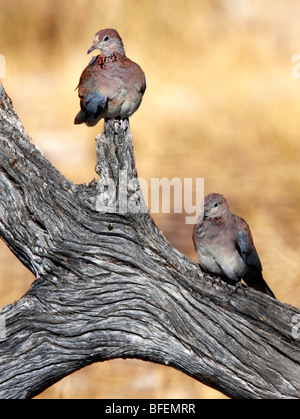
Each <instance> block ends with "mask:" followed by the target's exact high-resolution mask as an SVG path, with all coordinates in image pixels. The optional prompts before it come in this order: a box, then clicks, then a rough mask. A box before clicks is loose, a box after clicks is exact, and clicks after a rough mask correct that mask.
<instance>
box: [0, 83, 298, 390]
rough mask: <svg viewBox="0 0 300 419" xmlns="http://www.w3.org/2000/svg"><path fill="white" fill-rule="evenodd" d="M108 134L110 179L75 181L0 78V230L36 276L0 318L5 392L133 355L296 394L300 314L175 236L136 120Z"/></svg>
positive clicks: (101, 165) (215, 383) (225, 381)
mask: <svg viewBox="0 0 300 419" xmlns="http://www.w3.org/2000/svg"><path fill="white" fill-rule="evenodd" d="M96 140H97V172H98V174H99V176H100V181H93V182H91V183H90V184H89V185H88V186H86V185H74V184H73V183H71V182H70V181H68V180H67V179H66V178H65V177H64V176H63V175H62V174H61V173H60V172H58V171H57V170H56V169H55V168H54V167H53V166H52V165H51V164H50V163H49V161H47V159H45V158H44V157H43V155H42V154H41V152H40V151H39V149H38V148H37V147H36V146H35V145H34V144H33V142H32V140H31V139H30V138H29V137H28V135H27V133H26V132H25V130H24V128H23V126H22V123H21V122H20V120H19V119H18V117H17V115H16V114H15V112H14V110H13V107H12V103H11V101H10V99H9V98H8V96H7V95H6V94H5V91H4V90H3V87H2V85H1V87H0V236H1V237H2V239H3V240H4V241H5V243H6V244H7V245H8V246H9V247H10V249H11V250H12V251H13V252H14V254H15V255H16V256H17V258H18V259H20V260H21V261H22V262H23V263H24V264H25V265H26V266H27V267H28V269H30V270H31V271H32V272H33V273H34V274H35V275H36V277H37V279H36V280H35V281H34V283H33V285H32V286H31V287H30V289H29V290H28V292H27V293H26V294H25V295H24V296H23V297H22V298H21V299H20V300H19V301H17V302H15V303H13V304H11V305H9V306H7V307H5V308H3V310H2V312H1V315H0V319H1V322H0V324H2V325H4V326H3V327H2V333H0V339H1V342H0V396H1V397H5V398H25V397H26V398H28V397H33V396H34V395H36V394H38V393H39V392H41V391H42V390H44V389H45V388H47V387H48V386H50V385H51V384H53V383H54V382H56V381H58V380H59V379H61V378H62V377H64V376H66V375H68V374H71V373H72V372H73V371H75V370H78V369H79V368H81V367H83V366H85V365H87V364H91V363H93V362H97V361H104V360H108V359H112V358H117V357H122V358H139V359H144V360H148V361H153V362H158V363H162V364H166V365H170V366H172V367H174V368H177V369H179V370H180V371H183V372H184V373H186V374H188V375H190V376H192V377H194V378H195V379H196V380H199V381H201V382H203V383H205V384H207V385H209V386H211V387H214V388H216V389H218V390H220V391H222V392H223V393H225V394H227V395H228V396H230V397H236V398H298V397H299V394H300V352H299V348H300V342H299V340H297V339H296V337H293V333H292V330H293V318H294V316H295V315H296V314H298V315H299V313H300V311H299V310H298V309H296V308H293V307H291V306H288V305H285V304H283V303H281V302H279V301H276V300H274V299H272V298H269V297H268V296H265V295H263V294H261V293H259V292H256V291H253V290H250V289H247V290H246V295H244V294H243V293H238V294H234V295H232V287H230V286H228V285H226V284H224V283H223V282H221V281H219V280H215V281H212V278H210V277H209V276H207V275H204V274H203V273H202V272H201V270H200V269H199V266H198V265H197V264H196V263H195V262H193V261H191V260H189V259H188V258H186V257H185V256H184V255H182V254H181V253H180V252H178V251H177V250H176V249H174V248H173V247H172V246H171V245H170V244H169V243H168V242H167V240H166V239H165V238H164V236H163V235H162V233H161V232H160V231H159V229H158V228H157V227H156V226H155V224H154V222H153V220H152V218H151V216H150V215H149V213H148V211H147V209H146V208H145V203H144V200H143V197H142V194H141V191H140V187H139V183H138V179H137V173H136V167H135V161H134V154H133V146H132V137H131V133H130V128H129V124H128V122H127V121H113V122H107V123H105V126H104V133H103V134H101V135H100V136H98V137H97V139H96ZM120 171H122V172H123V174H125V175H126V176H125V178H124V177H123V178H122V177H120ZM124 179H125V180H124ZM112 181H113V183H110V182H112ZM122 182H126V190H127V194H128V197H127V198H128V199H127V201H126V202H127V204H126V205H129V204H128V203H129V202H130V205H129V206H127V208H125V207H124V206H122V205H121V200H122V199H121V198H122V197H121V196H120V191H121V190H124V188H120V187H119V186H120V183H122ZM113 184H114V185H115V188H111V187H110V186H111V185H113ZM123 186H124V185H123ZM112 191H114V192H113V193H112ZM124 202H125V201H124Z"/></svg>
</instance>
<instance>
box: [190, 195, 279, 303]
mask: <svg viewBox="0 0 300 419" xmlns="http://www.w3.org/2000/svg"><path fill="white" fill-rule="evenodd" d="M193 241H194V246H195V250H196V252H197V255H198V259H199V263H200V266H201V267H202V268H203V269H204V271H206V272H208V273H211V274H214V275H219V276H221V277H222V276H223V277H225V278H227V279H229V280H230V281H234V282H235V283H236V290H237V289H238V287H240V286H241V282H240V280H241V279H243V280H244V281H245V283H246V284H247V285H248V286H249V287H252V288H254V289H256V290H258V291H261V292H263V293H265V294H267V295H270V296H271V297H273V298H275V296H274V294H273V292H272V291H271V290H270V288H269V287H268V285H267V284H266V282H265V280H264V278H263V276H262V266H261V263H260V260H259V257H258V254H257V252H256V249H255V246H254V244H253V239H252V235H251V232H250V228H249V226H248V224H247V223H246V221H245V220H244V219H243V218H241V217H239V216H238V215H234V214H232V213H231V212H230V210H229V208H228V205H227V202H226V200H225V198H224V197H223V195H220V194H216V193H213V194H210V195H207V196H206V197H205V198H204V210H203V212H202V214H201V215H200V217H199V219H198V223H197V224H196V225H195V226H194V231H193Z"/></svg>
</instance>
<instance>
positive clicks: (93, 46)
mask: <svg viewBox="0 0 300 419" xmlns="http://www.w3.org/2000/svg"><path fill="white" fill-rule="evenodd" d="M97 48H98V47H97V45H95V44H93V45H92V46H91V48H90V49H89V50H88V52H87V54H89V53H90V52H92V51H94V49H97Z"/></svg>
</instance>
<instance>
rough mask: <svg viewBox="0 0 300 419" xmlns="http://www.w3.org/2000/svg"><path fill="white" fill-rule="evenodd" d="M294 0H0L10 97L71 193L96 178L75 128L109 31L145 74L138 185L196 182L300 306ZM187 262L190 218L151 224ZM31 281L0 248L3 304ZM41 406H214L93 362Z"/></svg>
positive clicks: (113, 364)
mask: <svg viewBox="0 0 300 419" xmlns="http://www.w3.org/2000/svg"><path fill="white" fill-rule="evenodd" d="M299 16H300V3H299V2H298V1H297V0H290V1H288V2H287V1H285V0H276V2H274V0H211V1H208V0H202V1H199V0H151V1H149V0H126V1H125V0H101V1H99V0H39V1H36V0H0V53H1V54H4V55H5V57H6V78H5V79H4V80H3V83H4V86H5V88H6V90H7V92H8V94H9V95H10V96H11V98H12V100H13V102H14V106H15V109H16V111H17V112H18V114H19V116H20V118H21V120H22V121H23V123H24V125H25V127H26V129H27V130H28V132H29V133H30V135H31V136H32V138H33V139H34V141H35V142H36V144H37V145H38V146H39V147H40V148H41V150H42V151H43V152H44V154H45V155H46V157H48V158H49V159H50V161H51V162H52V163H53V164H54V165H55V166H56V167H57V168H58V169H59V170H61V171H62V172H63V173H64V174H65V175H66V176H67V177H68V178H69V179H71V180H72V181H74V182H75V183H82V182H86V183H88V182H89V181H90V180H91V179H92V178H93V177H94V176H95V172H94V166H95V142H94V137H95V136H96V134H97V133H98V132H99V131H101V130H102V124H99V125H98V126H97V127H96V128H87V127H85V126H74V125H73V118H74V115H75V114H76V112H77V111H78V109H79V104H78V99H77V93H76V92H75V91H74V88H75V87H76V85H77V83H78V78H79V75H80V73H81V71H82V69H83V68H84V67H85V66H86V64H87V63H88V61H89V58H88V57H87V56H86V51H87V49H88V48H89V46H90V45H91V42H92V38H93V35H94V33H95V32H96V31H98V30H99V29H102V28H105V27H114V28H116V29H117V30H118V31H119V32H120V34H121V36H122V38H123V41H124V44H125V49H126V52H127V55H128V56H129V57H130V58H132V59H133V60H135V61H137V62H138V63H139V64H140V65H141V66H142V68H143V69H144V71H145V73H146V77H147V85H148V88H147V91H146V94H145V96H144V100H143V103H142V105H141V108H140V109H139V110H138V112H137V113H136V114H135V115H134V116H133V117H132V118H131V129H132V132H133V137H134V146H135V154H136V161H137V166H138V172H139V176H140V177H143V178H145V179H147V180H150V178H151V177H168V178H172V177H180V178H182V179H183V178H184V177H192V178H196V177H204V178H205V193H209V192H221V193H223V194H224V195H225V196H226V197H227V200H228V202H229V204H230V206H231V209H232V210H233V212H235V213H238V214H240V215H242V216H244V217H245V219H246V220H247V221H248V223H249V224H250V226H251V229H252V232H253V235H254V238H255V243H256V247H257V248H258V252H259V254H260V257H261V260H262V263H263V267H264V275H265V278H266V280H267V282H268V283H269V285H270V287H271V288H272V289H273V291H274V293H275V294H276V295H277V297H278V299H280V300H281V301H284V302H287V303H289V304H292V305H295V306H298V307H299V305H300V276H299V272H300V260H299V251H300V240H299V233H300V223H299V211H300V192H299V187H300V170H299V164H300V137H299V131H300V123H299V115H300V100H299V93H300V79H296V78H293V77H292V73H291V71H292V66H293V64H292V62H291V59H292V56H293V55H294V54H296V53H299V52H300V45H299V40H300V25H299ZM154 218H155V220H156V221H157V224H158V225H159V227H160V228H161V230H162V231H163V232H164V233H165V235H166V236H167V238H168V239H169V240H170V242H171V243H172V244H173V245H174V246H175V247H177V248H178V249H179V250H180V251H182V252H184V253H185V254H186V255H187V256H189V257H191V258H193V259H195V253H194V250H193V246H192V241H191V229H192V226H189V225H185V223H184V215H178V214H161V215H159V214H158V215H155V217H154ZM33 279H34V278H33V276H32V275H31V274H30V273H29V272H27V270H26V269H25V268H24V267H23V266H22V265H21V264H20V263H19V262H18V260H16V258H15V257H14V256H13V255H12V254H11V253H10V251H9V250H8V249H7V248H6V247H5V245H4V244H3V243H0V306H1V305H6V304H9V303H11V302H12V301H14V300H16V299H18V298H19V297H20V296H21V295H23V294H24V293H25V292H26V290H27V289H28V287H29V285H30V283H31V281H33ZM39 397H41V398H86V397H90V398H97V397H98V398H115V397H119V398H143V397H145V398H207V397H210V398H222V397H224V396H222V395H221V394H220V393H218V392H217V391H214V390H212V389H209V388H207V387H205V386H203V385H201V384H200V383H198V382H196V381H194V380H192V379H191V378H189V377H187V376H185V375H183V374H181V373H179V372H177V371H175V370H173V369H171V368H167V367H163V366H159V365H154V364H151V363H146V362H142V361H135V360H128V361H122V360H115V361H109V362H104V363H98V364H94V365H92V366H90V367H87V368H85V369H83V370H81V371H79V372H77V373H75V374H73V375H71V376H69V377H66V378H65V379H63V380H62V381H61V382H59V383H57V384H56V385H54V386H52V387H51V388H49V389H48V390H47V391H45V392H44V393H43V394H41V395H40V396H39Z"/></svg>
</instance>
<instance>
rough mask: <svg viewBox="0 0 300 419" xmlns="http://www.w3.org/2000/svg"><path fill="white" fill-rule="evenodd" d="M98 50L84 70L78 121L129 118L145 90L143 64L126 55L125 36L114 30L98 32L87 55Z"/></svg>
mask: <svg viewBox="0 0 300 419" xmlns="http://www.w3.org/2000/svg"><path fill="white" fill-rule="evenodd" d="M95 49H99V50H100V51H101V54H100V55H98V56H96V57H93V58H92V60H91V61H90V63H89V65H88V66H87V67H86V68H85V69H84V70H83V72H82V74H81V77H80V80H79V84H78V86H77V87H78V96H79V98H80V107H81V110H80V111H79V112H78V114H77V115H76V118H75V121H74V123H75V124H82V123H86V125H88V126H90V127H91V126H94V125H96V124H97V123H98V122H99V121H100V119H101V118H104V119H110V118H121V119H125V118H129V117H130V116H131V115H132V114H133V113H134V112H135V111H136V110H137V109H138V107H139V106H140V104H141V101H142V97H143V94H144V92H145V89H146V79H145V74H144V72H143V70H142V69H141V67H140V66H139V65H138V64H136V63H134V62H133V61H131V60H130V59H129V58H127V57H126V55H125V51H124V46H123V42H122V39H121V37H120V35H119V34H118V32H117V31H116V30H115V29H103V30H101V31H99V32H97V33H96V35H95V36H94V40H93V45H92V46H91V48H90V49H89V50H88V54H89V53H90V52H91V51H93V50H95Z"/></svg>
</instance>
